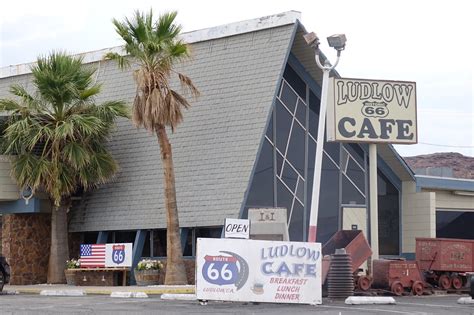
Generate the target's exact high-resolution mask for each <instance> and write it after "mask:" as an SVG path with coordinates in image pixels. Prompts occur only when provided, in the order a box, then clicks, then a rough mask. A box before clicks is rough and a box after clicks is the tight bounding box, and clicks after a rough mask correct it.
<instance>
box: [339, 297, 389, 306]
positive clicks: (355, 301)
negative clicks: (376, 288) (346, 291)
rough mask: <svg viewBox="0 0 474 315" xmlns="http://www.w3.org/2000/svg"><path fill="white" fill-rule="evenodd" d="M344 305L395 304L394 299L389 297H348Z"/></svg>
mask: <svg viewBox="0 0 474 315" xmlns="http://www.w3.org/2000/svg"><path fill="white" fill-rule="evenodd" d="M345 303H346V304H350V305H360V304H395V303H396V302H395V299H394V298H393V297H390V296H350V297H348V298H347V299H346V301H345Z"/></svg>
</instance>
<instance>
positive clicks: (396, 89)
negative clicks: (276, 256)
mask: <svg viewBox="0 0 474 315" xmlns="http://www.w3.org/2000/svg"><path fill="white" fill-rule="evenodd" d="M327 105H328V106H327V116H326V118H327V140H328V141H341V142H365V143H368V144H369V152H368V153H369V183H370V185H369V187H370V188H369V189H370V191H369V208H368V212H369V214H370V225H369V228H370V230H369V231H370V233H369V235H370V246H371V248H372V252H373V254H372V260H374V259H378V254H379V245H378V201H377V145H376V144H377V143H398V144H415V143H417V142H418V132H417V124H416V83H415V82H406V81H387V80H366V79H348V78H340V79H336V78H331V79H330V82H329V91H328V103H327Z"/></svg>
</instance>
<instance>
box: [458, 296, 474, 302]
mask: <svg viewBox="0 0 474 315" xmlns="http://www.w3.org/2000/svg"><path fill="white" fill-rule="evenodd" d="M458 304H474V300H473V299H472V297H470V296H468V297H462V298H459V299H458Z"/></svg>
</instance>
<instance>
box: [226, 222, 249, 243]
mask: <svg viewBox="0 0 474 315" xmlns="http://www.w3.org/2000/svg"><path fill="white" fill-rule="evenodd" d="M249 236H250V221H249V220H246V219H225V222H224V237H225V238H244V239H248V238H249Z"/></svg>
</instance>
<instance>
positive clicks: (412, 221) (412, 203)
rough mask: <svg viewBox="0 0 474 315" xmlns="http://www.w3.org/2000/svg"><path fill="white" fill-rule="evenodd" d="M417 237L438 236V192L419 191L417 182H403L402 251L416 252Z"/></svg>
mask: <svg viewBox="0 0 474 315" xmlns="http://www.w3.org/2000/svg"><path fill="white" fill-rule="evenodd" d="M417 237H436V194H435V193H434V192H418V193H417V192H416V184H415V182H411V181H410V182H403V183H402V253H414V252H415V238H417Z"/></svg>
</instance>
